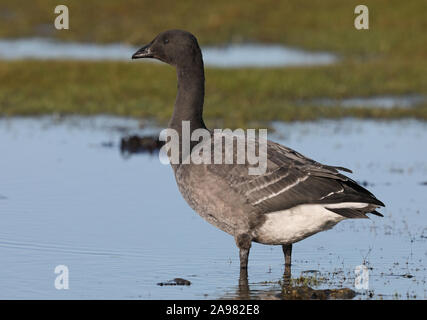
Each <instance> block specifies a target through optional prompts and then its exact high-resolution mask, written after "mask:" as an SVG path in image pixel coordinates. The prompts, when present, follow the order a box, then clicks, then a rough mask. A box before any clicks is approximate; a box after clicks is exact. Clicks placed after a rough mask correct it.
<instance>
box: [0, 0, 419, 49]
mask: <svg viewBox="0 0 427 320" xmlns="http://www.w3.org/2000/svg"><path fill="white" fill-rule="evenodd" d="M360 3H361V2H360V1H358V0H346V1H342V0H310V1H300V0H287V1H276V0H253V1H246V0H231V1H230V0H216V1H199V0H183V1H170V0H156V1H152V0H122V1H117V0H102V1H99V0H98V1H96V0H88V1H66V2H65V3H64V4H66V5H67V6H68V7H69V12H70V29H69V30H66V31H64V30H62V31H58V30H56V29H55V28H54V26H53V21H54V18H55V14H54V8H55V6H57V5H58V4H62V2H61V3H59V2H58V1H57V0H32V1H31V4H29V3H28V1H27V0H14V1H10V0H0V17H1V18H0V38H2V37H32V36H44V37H55V38H59V39H63V40H74V41H83V42H127V43H133V44H141V43H145V42H147V41H149V40H151V39H152V38H153V36H154V35H156V34H157V33H159V32H161V31H163V30H166V29H170V28H180V29H186V30H190V31H192V32H193V33H194V34H195V35H196V36H197V37H198V38H199V39H200V42H201V43H202V44H218V43H228V42H231V41H255V42H269V43H270V42H275V43H286V44H288V45H295V46H301V47H305V48H312V49H327V50H332V51H336V52H339V53H343V54H346V55H354V54H355V55H360V54H378V55H386V56H404V55H411V56H424V57H426V53H427V48H426V46H425V40H424V41H421V37H422V34H423V33H424V34H425V31H426V29H427V24H426V23H427V22H426V19H425V14H426V12H427V2H426V1H424V0H411V1H399V0H367V1H364V2H363V4H365V5H367V6H368V7H369V10H370V30H369V31H357V30H355V28H354V26H353V21H354V18H355V14H354V8H355V7H356V5H358V4H360Z"/></svg>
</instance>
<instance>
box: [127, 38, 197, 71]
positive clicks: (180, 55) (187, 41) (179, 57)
mask: <svg viewBox="0 0 427 320" xmlns="http://www.w3.org/2000/svg"><path fill="white" fill-rule="evenodd" d="M201 57H202V55H201V51H200V47H199V44H198V43H197V39H196V37H195V36H193V35H192V34H191V33H190V32H187V31H183V30H168V31H165V32H162V33H160V34H159V35H158V36H157V37H155V38H154V39H153V41H151V42H150V43H149V44H147V45H145V46H144V47H142V48H141V49H139V50H138V51H137V52H135V53H134V54H133V55H132V59H140V58H154V59H158V60H160V61H163V62H166V63H168V64H170V65H173V66H183V65H185V64H188V63H190V64H194V63H196V62H198V61H199V60H201Z"/></svg>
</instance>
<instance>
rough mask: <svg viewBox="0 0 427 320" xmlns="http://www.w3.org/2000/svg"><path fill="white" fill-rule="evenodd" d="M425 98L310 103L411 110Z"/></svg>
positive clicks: (355, 98)
mask: <svg viewBox="0 0 427 320" xmlns="http://www.w3.org/2000/svg"><path fill="white" fill-rule="evenodd" d="M426 100H427V99H426V97H425V96H422V95H417V94H408V95H401V96H396V95H393V96H392V95H388V96H387V95H385V96H373V97H353V98H346V99H330V98H323V99H316V100H313V101H312V102H311V104H314V105H322V106H342V107H345V108H353V107H364V108H382V109H392V108H397V107H398V108H412V107H416V106H417V105H420V104H422V103H424V102H425V101H426Z"/></svg>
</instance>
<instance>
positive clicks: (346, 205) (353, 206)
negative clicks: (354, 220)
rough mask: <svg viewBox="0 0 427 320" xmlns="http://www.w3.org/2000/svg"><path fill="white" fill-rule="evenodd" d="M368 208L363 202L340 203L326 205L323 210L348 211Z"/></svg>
mask: <svg viewBox="0 0 427 320" xmlns="http://www.w3.org/2000/svg"><path fill="white" fill-rule="evenodd" d="M367 206H369V204H368V203H363V202H341V203H333V204H326V205H325V208H330V209H338V208H349V209H361V208H365V207H367Z"/></svg>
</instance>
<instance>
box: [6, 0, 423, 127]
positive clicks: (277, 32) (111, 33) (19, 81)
mask: <svg viewBox="0 0 427 320" xmlns="http://www.w3.org/2000/svg"><path fill="white" fill-rule="evenodd" d="M58 4H59V3H58V1H56V0H55V1H54V0H34V1H31V3H29V2H28V1H26V0H25V1H24V0H15V1H9V0H0V38H2V37H33V36H44V37H53V38H57V39H61V40H66V41H83V42H126V43H132V44H138V45H140V44H144V43H147V42H148V41H150V40H151V39H152V38H153V37H154V36H155V35H156V34H157V33H158V32H161V31H163V30H166V29H170V28H181V29H187V30H189V31H191V32H193V33H194V34H195V35H196V36H197V37H198V39H199V41H200V43H201V44H202V45H208V44H222V43H228V42H268V43H284V44H287V45H292V46H300V47H304V48H307V49H316V50H329V51H333V52H336V53H338V54H339V55H340V58H341V62H340V63H338V64H337V65H332V66H323V67H304V68H277V69H239V70H235V69H233V70H224V69H207V71H206V78H207V83H206V84H207V91H206V104H205V117H206V118H207V119H208V122H213V121H217V120H219V119H221V121H223V122H224V125H227V126H230V127H238V126H239V127H244V126H247V125H248V124H253V123H259V122H265V121H270V120H284V121H292V120H312V119H317V118H339V117H347V116H353V117H367V118H383V119H392V118H400V117H414V118H419V119H427V105H422V106H420V107H417V108H414V109H400V108H395V109H391V110H384V109H368V108H351V109H348V108H339V107H319V106H310V105H300V104H299V103H297V101H301V100H303V101H304V100H305V101H308V100H310V99H312V98H319V97H329V98H345V97H353V96H370V95H382V94H392V95H397V94H410V93H415V94H427V37H426V36H425V34H426V32H427V19H426V18H425V17H426V16H425V15H426V12H427V1H425V0H412V1H397V0H375V1H372V0H370V1H364V2H363V4H366V5H368V7H369V10H370V29H369V30H365V31H357V30H355V28H354V26H353V21H354V17H355V15H354V13H353V12H354V8H355V6H356V5H357V4H360V1H353V0H345V1H344V0H314V1H301V0H288V1H273V0H262V1H261V0H254V1H243V0H237V1H230V0H218V1H200V0H194V1H193V0H192V1H188V0H185V1H184V0H183V1H166V0H156V1H146V0H123V1H116V0H103V1H95V0H88V1H69V2H66V4H67V5H68V6H69V9H70V30H63V31H57V30H55V29H54V27H53V21H54V18H55V15H54V13H53V11H54V8H55V6H56V5H58ZM175 93H176V78H175V73H174V70H173V68H172V67H169V66H165V65H154V64H144V63H138V62H133V63H131V62H129V63H125V62H75V61H74V62H72V61H69V62H66V61H62V62H61V61H49V62H46V61H15V62H5V61H0V115H38V114H46V113H61V114H98V113H107V114H115V115H124V116H134V117H149V118H153V119H156V120H158V121H160V122H165V121H166V120H167V119H168V118H169V117H170V114H171V112H172V110H171V109H172V106H173V102H174V97H175Z"/></svg>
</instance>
